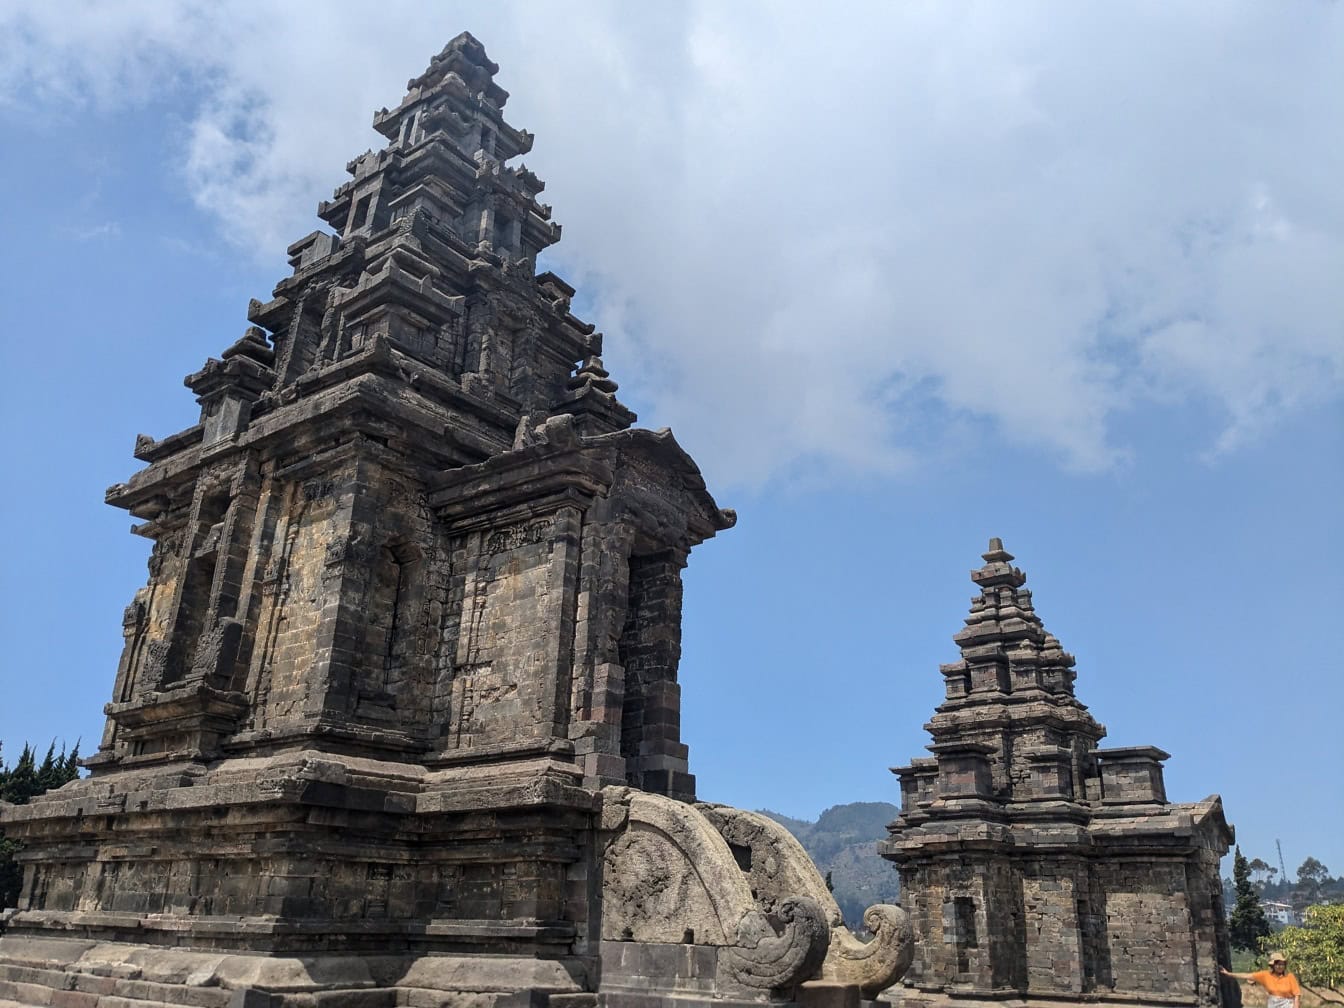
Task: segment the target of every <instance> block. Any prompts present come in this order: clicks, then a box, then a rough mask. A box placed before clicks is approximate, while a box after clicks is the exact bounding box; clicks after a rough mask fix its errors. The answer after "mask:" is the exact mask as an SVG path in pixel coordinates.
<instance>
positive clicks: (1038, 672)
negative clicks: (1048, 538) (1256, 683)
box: [881, 539, 1232, 1008]
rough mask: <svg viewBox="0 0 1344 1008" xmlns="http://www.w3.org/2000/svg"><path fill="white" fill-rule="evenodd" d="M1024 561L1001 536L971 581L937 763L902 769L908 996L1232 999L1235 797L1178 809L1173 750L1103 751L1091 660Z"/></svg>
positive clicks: (898, 829)
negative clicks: (1064, 641)
mask: <svg viewBox="0 0 1344 1008" xmlns="http://www.w3.org/2000/svg"><path fill="white" fill-rule="evenodd" d="M1012 559H1013V557H1012V555H1011V554H1009V553H1007V552H1006V551H1005V550H1004V549H1003V544H1002V543H1001V542H999V540H997V539H995V540H991V542H990V548H989V551H988V552H987V553H985V554H984V561H985V564H984V566H983V567H981V568H980V569H978V570H976V571H974V572H973V573H972V575H971V578H972V580H973V581H974V582H975V583H976V584H977V585H978V586H979V587H980V589H981V592H980V595H979V597H977V598H976V599H974V600H973V602H972V604H971V614H970V616H969V617H968V619H967V620H966V628H965V629H964V630H962V631H961V632H960V633H958V634H957V635H956V637H955V640H956V642H957V644H958V645H959V646H960V648H961V659H960V660H959V661H957V662H954V663H952V664H950V665H944V666H943V668H942V673H943V676H944V679H945V682H946V689H947V698H946V701H945V702H944V703H943V704H942V705H940V706H939V708H938V710H937V712H936V713H935V715H934V717H933V720H932V721H931V722H930V723H929V724H928V726H927V727H928V729H929V731H930V733H931V734H932V736H933V744H932V745H930V746H929V750H930V751H931V752H932V753H933V754H934V758H932V759H927V758H922V759H916V760H913V761H911V763H910V764H909V765H908V766H904V767H898V768H896V769H895V771H894V772H895V773H896V774H897V775H898V776H899V777H900V779H901V796H902V809H901V814H900V816H899V818H897V820H896V821H895V822H894V823H892V825H891V827H890V829H891V838H890V839H889V840H887V841H884V842H883V843H882V844H881V851H882V853H883V855H884V856H885V857H887V858H889V859H890V860H892V861H893V862H895V863H896V865H897V866H898V867H899V869H900V872H901V892H902V894H903V897H904V905H905V909H906V910H907V911H908V912H909V913H910V915H911V918H912V920H913V923H914V928H915V934H916V947H915V954H914V961H913V964H912V966H911V968H910V970H909V973H908V974H907V976H906V981H905V986H904V987H903V988H900V996H899V998H898V999H899V1000H900V1001H901V1002H902V1003H903V1004H906V1005H909V1006H914V1005H928V1006H929V1008H934V1006H943V1005H952V1004H964V1005H978V1004H981V1003H988V1002H994V1003H1000V1002H1002V1001H1003V1000H1004V999H1006V998H1021V999H1025V1000H1026V1001H1027V1003H1029V1004H1030V1003H1033V1002H1035V1001H1041V1002H1047V1001H1048V1002H1060V1001H1064V1002H1078V1001H1090V1000H1095V999H1104V1000H1106V1001H1107V1002H1116V1003H1128V1004H1145V1005H1148V1004H1168V1005H1178V1004H1188V1005H1195V1004H1206V1005H1219V1004H1222V1003H1224V998H1223V993H1222V986H1221V984H1220V982H1219V979H1218V973H1217V968H1218V962H1219V961H1223V962H1226V961H1228V960H1227V954H1228V951H1229V950H1228V946H1227V935H1226V930H1225V924H1224V917H1223V907H1222V886H1221V883H1220V881H1219V875H1218V863H1219V859H1220V858H1221V856H1222V855H1223V854H1225V853H1226V851H1227V848H1228V845H1229V844H1230V843H1231V840H1232V830H1231V828H1230V827H1229V826H1228V825H1227V822H1226V820H1225V819H1224V818H1223V813H1222V804H1221V802H1220V800H1219V799H1218V798H1217V796H1213V797H1210V798H1208V799H1206V800H1205V801H1203V802H1198V803H1195V804H1189V805H1172V804H1168V803H1167V800H1166V792H1165V788H1164V787H1163V783H1162V761H1163V760H1164V759H1166V758H1167V754H1166V753H1164V752H1162V750H1160V749H1156V748H1152V747H1136V748H1125V749H1109V750H1108V749H1099V748H1098V747H1097V743H1098V741H1099V740H1100V739H1101V738H1102V737H1103V736H1104V735H1105V729H1104V728H1103V727H1102V726H1101V725H1100V724H1099V723H1097V721H1096V720H1094V719H1093V718H1092V716H1091V715H1090V714H1089V713H1088V711H1087V708H1086V707H1084V706H1083V704H1082V703H1080V702H1079V701H1078V699H1077V698H1076V697H1075V696H1074V691H1073V683H1074V678H1075V673H1074V670H1073V665H1074V660H1073V658H1072V656H1070V655H1068V654H1066V653H1065V652H1064V651H1063V649H1062V648H1061V647H1060V645H1059V642H1058V641H1057V640H1056V639H1055V638H1054V637H1053V636H1052V635H1051V634H1049V633H1048V632H1047V631H1046V630H1045V628H1044V627H1043V626H1042V625H1041V621H1040V619H1039V618H1038V617H1037V615H1036V613H1035V610H1034V607H1033V605H1032V601H1031V593H1030V592H1029V591H1027V590H1026V589H1025V588H1023V584H1024V582H1025V580H1026V578H1025V576H1024V575H1023V574H1022V572H1021V571H1020V570H1018V569H1017V568H1015V567H1013V566H1012V565H1011V561H1012Z"/></svg>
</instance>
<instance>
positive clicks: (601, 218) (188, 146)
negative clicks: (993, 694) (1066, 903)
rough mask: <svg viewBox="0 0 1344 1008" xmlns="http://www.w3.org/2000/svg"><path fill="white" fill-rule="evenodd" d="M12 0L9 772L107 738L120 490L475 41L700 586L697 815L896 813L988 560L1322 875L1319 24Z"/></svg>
mask: <svg viewBox="0 0 1344 1008" xmlns="http://www.w3.org/2000/svg"><path fill="white" fill-rule="evenodd" d="M419 6H420V5H415V4H410V3H401V2H396V0H393V2H388V3H385V4H382V5H380V10H381V11H382V14H381V18H380V19H379V20H378V21H376V23H375V22H371V21H370V20H369V19H368V17H367V6H366V5H353V4H349V5H346V4H330V5H321V6H305V5H303V4H292V5H284V6H283V7H282V8H281V9H280V10H278V11H275V10H270V9H268V6H267V5H260V4H258V5H251V4H225V5H219V6H218V7H211V8H210V9H209V10H208V11H206V10H204V9H192V8H190V7H188V6H185V5H178V4H174V3H168V2H163V3H144V4H137V3H133V2H128V3H125V4H119V5H115V6H107V5H87V6H85V5H81V4H78V3H74V4H69V5H61V6H60V8H59V9H56V8H53V12H45V11H43V10H39V9H38V8H37V7H36V6H32V7H28V8H22V7H18V8H13V7H10V6H7V5H3V4H0V51H4V52H5V53H6V54H7V58H6V60H5V63H4V65H3V66H0V126H2V127H3V130H4V134H3V135H4V141H3V157H0V182H2V183H3V188H2V189H0V191H2V192H3V194H4V195H3V200H4V203H3V215H2V217H0V219H3V221H4V225H5V239H6V240H5V241H4V243H3V245H0V275H3V276H4V278H5V288H6V293H7V296H6V297H5V298H4V299H3V300H0V333H3V336H0V354H3V357H2V358H0V362H2V363H3V368H4V371H3V373H4V375H5V379H6V381H5V386H4V388H5V392H4V395H3V397H2V398H0V416H2V417H3V421H4V424H5V429H6V430H7V431H8V437H6V438H5V439H4V442H3V445H2V446H0V452H3V465H4V468H3V472H4V473H5V480H6V484H7V491H8V492H7V493H6V494H5V495H4V501H3V505H0V506H2V507H3V514H2V515H0V519H2V520H0V537H3V538H2V541H0V548H3V552H4V556H5V558H6V562H5V564H4V567H3V570H2V571H0V593H2V594H3V605H2V606H0V621H3V622H2V626H0V629H2V630H3V634H4V639H5V641H6V646H5V649H4V652H3V654H4V657H3V659H0V674H3V676H4V680H5V690H4V696H5V699H4V702H3V704H2V705H0V740H4V742H5V744H6V753H7V754H8V755H9V756H10V758H12V757H13V755H14V753H13V751H12V748H13V747H17V746H18V745H19V744H20V743H21V742H22V741H23V740H25V739H29V740H33V741H35V742H38V743H45V741H46V740H48V739H50V738H52V737H57V738H64V739H68V740H70V741H73V740H74V739H75V738H76V737H82V738H83V739H84V747H85V750H86V751H88V750H89V749H90V748H92V746H94V745H95V744H96V740H97V737H98V735H99V733H100V731H101V725H102V716H101V706H102V704H103V703H104V702H105V701H106V700H107V698H108V694H109V692H110V688H111V683H112V677H113V675H114V672H115V667H116V661H117V656H118V654H119V650H120V643H121V641H120V617H121V611H122V608H123V607H124V606H125V605H126V603H127V602H128V601H129V600H130V598H131V595H132V594H133V593H134V591H135V589H136V588H137V587H138V586H139V585H140V584H142V583H143V581H144V578H145V568H144V561H145V557H146V552H147V551H146V544H145V543H144V542H143V541H140V540H137V539H135V538H134V537H132V536H129V535H127V534H126V529H127V527H128V525H129V523H130V519H129V517H128V516H127V515H125V514H123V513H121V512H118V511H114V510H112V509H110V508H107V507H105V506H104V505H103V504H102V493H103V489H104V488H105V487H106V486H107V485H109V484H111V483H114V482H117V481H120V480H122V479H124V478H125V477H126V476H127V475H129V474H130V473H131V472H133V471H134V470H135V468H136V466H137V463H136V462H135V460H134V459H132V458H131V447H132V444H133V441H134V438H135V435H136V434H137V433H139V432H145V433H150V434H153V435H155V436H162V435H164V434H167V433H171V432H173V431H176V430H178V429H180V428H182V427H184V426H187V425H189V424H190V423H192V422H194V419H195V416H196V407H195V404H194V402H193V401H192V397H191V395H190V393H188V392H187V391H186V390H185V389H184V388H183V387H182V385H181V379H182V376H183V375H185V374H187V373H189V372H191V371H193V370H195V369H196V368H198V367H199V366H200V364H201V362H202V361H203V360H204V359H205V358H206V357H207V356H209V355H212V354H213V355H217V354H218V353H219V352H220V351H221V350H222V349H223V348H224V347H226V346H228V345H229V344H230V343H231V342H232V341H233V340H234V339H236V338H237V336H238V335H240V334H241V332H242V331H243V328H244V327H245V325H246V322H245V318H244V315H245V311H246V306H247V301H248V299H249V298H251V297H260V298H263V299H264V298H265V297H266V296H267V295H268V293H269V291H270V289H271V286H272V285H273V284H274V282H275V281H276V280H278V279H279V278H280V277H281V276H282V275H284V273H285V272H286V270H285V266H284V248H285V246H286V245H287V244H288V243H289V242H290V241H292V240H294V239H295V238H298V237H300V236H302V235H304V234H306V233H307V232H309V231H311V230H313V229H314V228H315V227H317V226H318V222H317V220H316V218H315V216H314V208H315V205H316V203H317V201H318V200H319V199H322V198H324V197H326V196H327V195H328V194H329V192H330V190H331V189H332V188H333V187H334V186H335V185H337V184H338V183H339V182H340V181H341V180H342V178H343V166H344V164H345V163H346V161H347V160H349V159H350V158H351V157H353V156H355V155H357V154H359V153H360V152H361V151H363V150H364V149H366V148H368V147H370V146H374V145H375V144H377V143H378V142H379V138H378V137H377V136H376V135H375V134H374V133H373V132H372V130H371V129H370V128H369V120H370V117H371V113H372V111H373V110H374V109H376V108H378V107H380V106H383V105H392V104H394V103H395V102H396V101H397V100H399V99H400V97H401V94H402V92H403V88H404V83H405V81H406V79H407V78H408V77H410V76H412V75H414V74H416V73H418V72H419V71H420V70H421V69H422V68H423V66H424V65H425V64H426V63H427V61H428V58H429V57H430V56H431V55H432V54H433V53H435V52H437V51H438V49H439V48H440V46H441V45H442V44H443V43H444V42H446V41H447V40H448V39H449V38H451V37H452V36H453V35H455V34H456V33H457V32H458V31H460V30H462V29H464V28H465V29H469V30H471V31H472V32H473V33H475V34H476V35H477V37H478V38H480V39H481V40H482V41H483V42H484V43H485V45H486V47H487V50H488V51H489V53H490V55H491V57H492V58H493V59H494V60H496V61H497V62H498V63H499V64H500V65H501V71H500V73H499V75H498V78H497V80H498V81H499V82H500V83H501V84H502V86H503V87H505V88H506V89H507V90H509V91H510V92H511V94H512V98H511V99H510V102H509V105H508V108H507V113H508V117H509V119H510V121H511V122H513V123H514V124H515V125H518V126H521V127H524V128H526V129H528V130H530V131H532V132H534V133H535V134H536V137H537V140H536V147H535V150H534V152H533V153H532V154H529V155H528V156H527V157H526V158H525V160H526V162H527V164H528V166H529V167H530V168H532V169H533V170H534V171H536V172H537V174H539V175H540V176H541V177H542V178H543V179H546V180H547V182H548V189H547V192H546V193H545V194H544V195H543V199H545V200H546V201H547V202H551V203H553V205H554V207H555V217H556V219H557V220H559V221H560V222H561V223H562V224H563V225H564V228H565V237H564V239H563V241H562V242H561V244H560V245H559V246H558V247H557V248H556V249H554V250H553V252H552V253H550V258H549V261H548V263H547V264H546V265H548V266H549V267H550V268H553V269H555V270H557V271H558V272H560V273H561V274H562V275H564V276H566V277H567V278H568V279H570V280H571V281H572V282H574V283H575V284H576V285H577V286H578V287H579V288H580V298H579V300H578V303H577V304H576V310H577V311H578V313H579V314H580V315H582V316H584V317H586V318H588V319H589V320H590V321H593V322H595V323H597V325H598V326H599V328H601V329H603V330H604V331H605V332H606V334H607V352H606V355H605V356H606V363H607V366H608V367H609V368H610V370H611V371H612V373H613V377H615V378H616V379H617V380H618V381H620V382H621V383H622V392H621V395H622V398H623V399H624V400H625V401H626V402H627V403H628V404H629V405H630V406H632V407H633V408H634V409H636V410H637V411H638V412H639V413H640V415H641V423H642V424H644V425H647V426H652V427H661V426H665V425H666V426H670V427H672V428H673V430H674V431H675V432H676V433H677V436H678V438H679V440H680V441H681V442H682V444H683V445H685V446H686V447H687V449H688V450H689V451H690V452H691V453H692V455H693V456H695V457H696V458H697V460H699V461H700V463H701V465H702V468H703V469H704V470H705V473H706V477H707V479H708V481H709V484H710V487H711V489H712V490H713V491H714V492H715V494H716V496H717V497H718V499H719V502H720V503H721V504H722V505H724V506H731V507H735V508H737V510H738V512H739V515H740V520H739V524H738V526H737V527H736V528H734V529H732V530H731V531H729V532H726V533H723V534H722V535H721V536H720V537H719V538H718V539H715V540H711V541H710V542H709V543H706V544H705V545H704V546H702V547H700V548H699V549H698V550H697V551H696V552H695V554H694V555H693V556H692V559H691V565H690V567H689V569H688V571H687V575H686V579H687V592H686V613H685V628H684V633H685V641H684V645H685V647H684V655H683V662H682V674H681V680H682V684H683V695H684V725H683V727H684V734H685V736H686V739H687V741H688V742H689V743H690V746H691V759H692V769H693V770H694V771H695V772H696V773H697V774H698V776H699V789H700V793H701V796H702V797H705V798H707V799H711V800H717V801H725V802H730V803H733V804H737V805H742V806H746V807H762V806H764V807H769V808H772V809H776V810H778V811H781V812H785V813H788V814H790V815H796V816H801V817H812V816H815V815H816V814H817V813H818V812H820V811H821V810H822V809H824V808H826V807H828V806H830V805H833V804H837V803H840V802H847V801H858V800H866V801H879V800H885V801H893V802H894V801H897V800H898V799H897V789H896V786H895V784H896V781H895V778H894V777H892V776H891V775H890V774H889V773H888V772H887V768H888V767H890V766H895V765H900V764H903V763H905V762H907V761H908V760H909V759H910V758H912V757H914V756H918V755H921V754H922V753H923V746H924V745H925V744H926V743H927V741H928V739H927V736H926V735H925V733H924V731H923V727H922V726H923V724H924V723H925V722H926V721H927V720H928V718H929V716H930V715H931V714H932V712H933V708H934V705H935V704H936V703H937V702H938V700H939V697H940V693H941V677H940V676H939V674H938V665H939V663H942V662H948V661H952V660H954V659H955V657H956V649H955V647H954V645H953V644H952V641H951V636H952V634H953V633H954V632H955V631H956V630H957V629H958V628H959V627H960V625H961V620H962V617H963V616H964V615H965V613H966V611H967V604H968V602H969V599H970V596H971V594H972V593H973V588H974V586H973V585H972V584H971V583H970V581H969V579H968V577H967V573H968V571H969V570H970V569H971V568H972V567H974V566H977V565H978V563H979V553H980V552H981V551H983V550H984V548H985V545H986V541H987V540H988V538H989V537H990V536H1002V537H1003V539H1004V540H1005V544H1006V545H1007V548H1008V549H1009V550H1011V551H1012V552H1014V553H1015V554H1016V556H1017V558H1018V560H1017V562H1018V564H1019V565H1020V566H1022V567H1023V569H1024V570H1025V571H1026V573H1027V575H1028V579H1029V581H1028V584H1029V586H1030V587H1031V588H1032V589H1033V590H1034V594H1035V601H1036V604H1037V609H1038V611H1039V613H1040V614H1041V616H1042V618H1043V619H1044V621H1045V623H1046V626H1047V627H1048V628H1049V629H1051V630H1052V631H1053V632H1054V633H1055V634H1056V635H1057V636H1058V637H1059V638H1060V639H1061V641H1062V643H1063V644H1064V646H1065V648H1066V649H1067V650H1069V651H1070V652H1072V653H1073V654H1074V655H1076V656H1077V659H1078V672H1079V675H1078V684H1077V688H1078V694H1079V696H1080V697H1081V699H1082V700H1083V701H1084V702H1085V703H1087V704H1088V705H1089V706H1090V707H1091V709H1092V711H1093V713H1094V714H1095V715H1096V716H1097V717H1098V719H1099V720H1101V721H1102V722H1103V723H1104V724H1106V725H1107V726H1108V728H1109V736H1108V738H1107V739H1106V741H1105V743H1104V744H1108V745H1132V744H1153V745H1158V746H1160V747H1162V748H1164V749H1166V750H1167V751H1169V752H1171V753H1172V759H1171V760H1170V761H1169V763H1168V765H1167V784H1168V792H1169V795H1170V796H1171V797H1172V798H1173V800H1196V799H1199V798H1202V797H1204V796H1205V795H1207V794H1210V793H1213V792H1217V793H1220V794H1222V796H1223V798H1224V801H1225V803H1226V807H1227V812H1228V816H1229V818H1230V819H1231V820H1232V821H1233V822H1234V823H1235V824H1236V826H1237V829H1238V836H1239V840H1240V842H1241V844H1242V847H1243V850H1245V851H1246V852H1247V853H1248V854H1251V855H1258V856H1261V857H1263V858H1265V859H1266V860H1269V861H1273V860H1274V841H1275V839H1276V838H1277V839H1280V840H1281V841H1282V843H1283V850H1284V857H1285V860H1286V861H1287V862H1288V867H1289V871H1290V872H1292V871H1294V870H1295V868H1296V866H1297V864H1299V863H1300V862H1301V861H1302V860H1303V859H1304V858H1305V857H1306V856H1307V855H1308V854H1311V855H1314V856H1316V857H1318V858H1319V859H1321V860H1322V861H1324V862H1325V863H1326V865H1327V866H1328V867H1330V868H1331V870H1332V871H1333V872H1335V873H1336V874H1339V873H1344V839H1342V838H1344V783H1342V780H1344V774H1341V769H1340V768H1341V766H1344V743H1342V742H1341V733H1340V714H1341V710H1344V686H1341V672H1342V671H1344V662H1342V661H1341V659H1340V657H1339V653H1338V647H1337V646H1336V644H1335V640H1334V637H1335V636H1336V634H1337V633H1338V630H1337V628H1338V627H1339V626H1340V619H1339V616H1338V611H1337V610H1338V596H1339V588H1338V586H1339V581H1340V578H1339V574H1338V570H1339V561H1338V560H1337V559H1336V557H1335V556H1334V553H1335V550H1336V549H1338V548H1339V544H1340V541H1341V536H1340V525H1341V522H1340V518H1341V510H1344V509H1342V508H1341V501H1344V461H1342V460H1344V284H1341V283H1340V279H1339V278H1340V277H1341V276H1344V198H1342V197H1341V194H1340V190H1339V186H1338V183H1337V180H1338V179H1339V178H1341V177H1344V69H1341V63H1340V61H1339V60H1338V59H1337V53H1338V52H1339V51H1340V46H1341V43H1344V8H1341V7H1340V5H1338V4H1333V5H1331V4H1311V3H1303V4H1287V5H1275V6H1274V7H1273V8H1270V7H1256V6H1253V5H1246V6H1243V5H1238V4H1221V3H1220V4H1207V5H1199V4H1188V5H1158V4H1153V5H1143V4H1139V5H1127V6H1126V7H1125V8H1124V9H1123V10H1122V9H1118V8H1117V9H1115V10H1110V11H1104V10H1098V9H1095V8H1090V7H1084V6H1083V5H1068V6H1065V5H1056V6H1051V7H1045V6H1042V7H1036V6H1033V5H1030V4H1020V5H1012V7H1011V8H1009V7H1006V6H1004V5H995V4H985V5H978V4H966V5H959V4H916V3H912V4H907V5H901V6H899V7H896V6H894V5H873V6H871V7H865V6H861V5H860V6H856V7H855V8H852V9H851V10H850V11H849V12H848V13H847V14H846V15H845V16H844V17H840V16H837V15H822V14H819V13H818V12H817V11H816V10H815V9H813V8H810V7H802V6H800V7H797V8H793V7H789V6H787V5H782V4H772V5H769V6H768V7H765V6H762V7H759V8H758V7H755V6H754V5H751V4H747V3H743V4H733V5H712V4H705V5H698V4H693V3H686V4H681V5H658V9H656V10H654V9H647V10H646V9H643V8H641V9H640V12H639V13H638V14H633V13H631V8H629V7H628V6H625V5H621V4H616V3H612V4H600V3H595V4H591V5H585V6H583V7H581V8H577V9H573V10H567V9H563V8H561V7H559V6H547V7H541V6H539V5H510V4H502V5H493V6H491V7H490V8H489V9H488V10H484V9H480V8H478V7H477V6H474V5H465V4H442V5H437V6H436V7H435V9H434V11H433V12H432V13H425V12H423V11H419V10H418V9H417V8H418V7H419Z"/></svg>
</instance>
